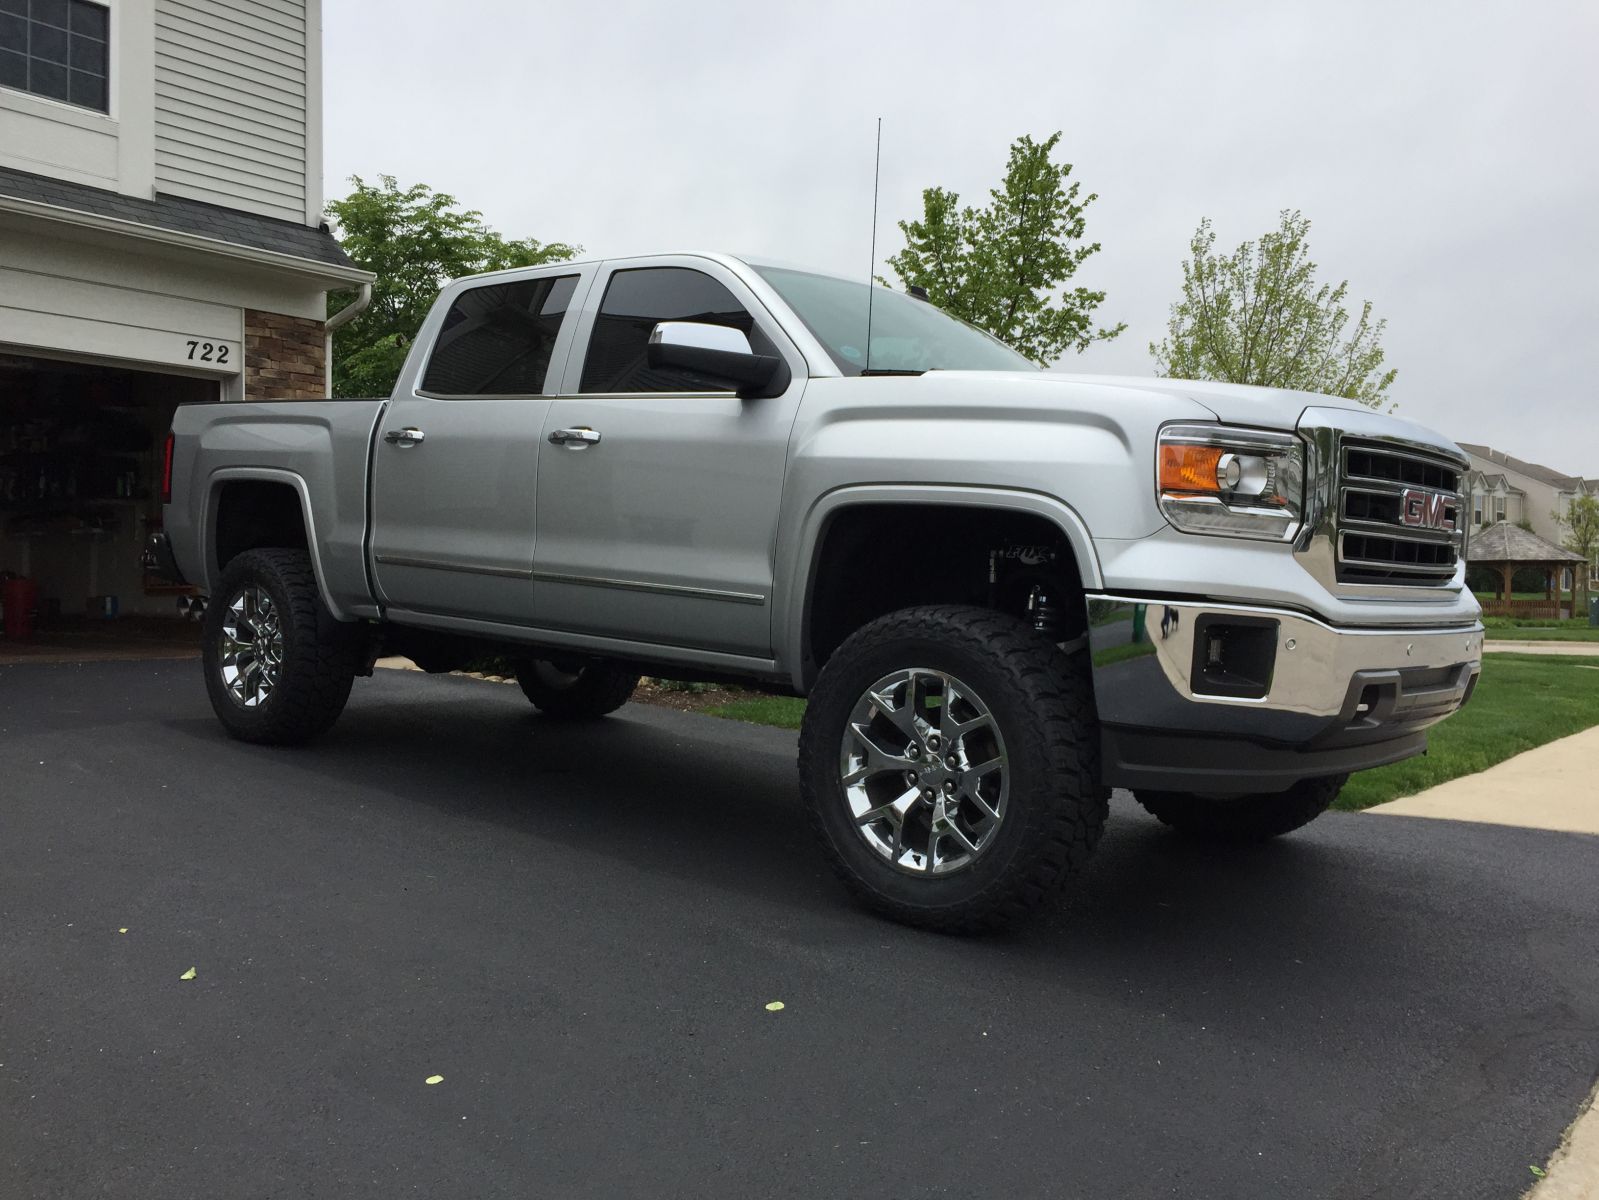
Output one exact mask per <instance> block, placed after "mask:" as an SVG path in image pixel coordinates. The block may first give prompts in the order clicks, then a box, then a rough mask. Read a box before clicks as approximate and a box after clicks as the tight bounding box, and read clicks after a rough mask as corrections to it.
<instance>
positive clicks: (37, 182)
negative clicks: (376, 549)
mask: <svg viewBox="0 0 1599 1200" xmlns="http://www.w3.org/2000/svg"><path fill="white" fill-rule="evenodd" d="M320 23H321V7H320V0H208V2H207V3H203V4H202V3H200V2H199V0H0V573H4V572H11V573H14V574H19V575H25V576H29V577H31V578H32V579H33V580H34V582H35V583H36V584H37V586H38V591H39V595H40V607H41V610H42V611H43V612H44V613H45V615H46V616H48V615H50V614H52V613H54V612H57V611H59V612H60V613H62V614H68V615H70V614H75V613H85V612H95V613H106V612H114V611H122V612H131V611H150V612H154V611H162V612H165V611H168V610H170V609H171V608H172V607H173V606H172V601H171V598H170V596H165V597H163V595H162V593H163V591H164V590H165V587H164V585H161V584H159V583H158V582H157V581H155V580H154V579H153V578H150V579H147V578H146V577H145V576H144V574H143V573H142V572H141V570H140V568H139V567H138V565H137V560H138V554H139V548H140V546H141V545H142V544H143V542H144V540H145V536H146V535H147V533H148V532H149V531H151V530H152V529H154V528H157V527H159V524H160V520H161V506H160V496H159V494H158V493H159V477H160V465H161V464H160V454H161V446H162V442H163V440H164V434H165V431H166V429H167V426H168V424H169V423H170V420H171V416H172V411H173V409H174V408H175V407H176V405H177V404H178V403H180V402H193V401H206V400H219V401H221V400H240V399H257V398H267V397H275V398H284V397H287V398H295V397H310V396H318V395H323V394H326V389H327V373H328V344H329V337H328V323H327V312H328V299H327V297H328V294H329V292H333V291H338V292H344V291H348V292H349V293H350V294H351V295H352V296H359V297H364V296H366V295H368V294H369V291H368V290H367V289H368V287H369V284H370V281H371V279H372V276H371V275H370V274H369V273H368V272H365V271H362V270H360V269H358V268H357V267H356V266H355V265H354V264H353V263H352V262H351V261H350V260H349V258H348V257H346V255H345V254H344V252H343V251H342V250H341V249H340V248H339V245H338V243H337V242H336V241H335V240H334V238H333V236H332V235H331V234H330V233H329V232H328V229H327V227H326V225H324V224H323V223H322V207H323V196H322V174H321V161H322V147H321V126H322V118H321V95H322V61H321V31H320Z"/></svg>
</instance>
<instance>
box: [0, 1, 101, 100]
mask: <svg viewBox="0 0 1599 1200" xmlns="http://www.w3.org/2000/svg"><path fill="white" fill-rule="evenodd" d="M106 32H107V9H106V8H105V7H104V6H102V5H99V4H91V3H89V2H88V0H0V87H11V88H17V89H18V90H20V91H24V92H32V93H33V94H34V95H36V96H46V97H48V98H50V99H51V100H64V101H66V102H67V103H69V104H80V105H82V106H83V107H84V108H93V109H98V110H99V111H101V112H105V111H106V110H107V93H106V74H107V59H108V56H107V52H106Z"/></svg>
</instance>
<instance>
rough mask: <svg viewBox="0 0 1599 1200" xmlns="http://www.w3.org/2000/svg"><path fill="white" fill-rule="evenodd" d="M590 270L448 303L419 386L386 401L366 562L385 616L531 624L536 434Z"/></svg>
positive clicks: (473, 290)
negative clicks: (395, 612)
mask: <svg viewBox="0 0 1599 1200" xmlns="http://www.w3.org/2000/svg"><path fill="white" fill-rule="evenodd" d="M593 269H594V268H593V267H592V266H590V267H587V268H582V269H579V268H574V267H564V268H562V267H552V268H549V269H548V270H546V271H544V272H541V273H538V274H528V275H518V276H515V277H513V278H510V279H496V280H493V281H491V282H487V281H486V282H476V283H470V284H465V285H462V286H460V287H459V288H458V289H455V290H454V295H453V296H451V295H450V294H449V293H448V292H447V293H446V300H447V301H448V302H447V304H446V303H441V304H440V306H439V307H440V308H441V309H443V316H442V317H440V316H438V315H437V314H435V315H434V316H433V317H430V318H429V323H428V325H426V326H424V328H423V330H422V332H421V335H420V336H421V337H423V338H429V337H431V338H432V339H433V340H432V349H431V353H430V355H429V357H428V359H427V361H426V362H425V363H424V364H422V367H421V369H420V370H419V371H418V372H417V373H416V376H415V379H416V380H417V385H416V386H415V387H414V388H413V389H411V390H410V391H408V392H405V393H402V394H399V395H397V396H396V397H395V399H394V400H393V402H391V403H390V405H389V407H388V411H387V412H386V413H385V414H384V416H383V420H382V422H381V424H380V426H379V430H378V441H377V447H376V451H375V457H374V465H373V483H372V563H373V572H374V575H375V578H376V581H377V588H378V594H379V597H380V598H381V599H382V601H383V603H384V604H385V605H387V606H389V607H390V608H394V609H401V610H409V611H414V612H425V613H435V614H440V615H448V616H459V617H474V618H478V619H481V620H488V621H498V622H503V623H509V624H517V625H528V624H532V623H533V583H532V578H533V542H534V534H535V530H536V528H537V526H536V503H537V491H536V487H535V482H534V481H535V477H536V473H537V467H538V456H539V437H540V434H541V432H542V430H543V427H544V418H545V415H546V413H547V412H548V410H549V407H550V401H549V399H548V396H547V394H546V393H547V390H550V389H552V388H553V386H554V385H555V384H556V382H557V381H558V380H559V378H560V373H561V367H562V365H563V364H564V362H565V358H566V352H567V347H568V346H569V345H570V343H571V329H570V328H569V322H568V314H570V313H575V311H576V310H577V308H578V306H579V304H580V303H581V301H582V298H583V292H584V289H585V287H586V285H587V283H588V281H589V278H590V277H591V276H590V273H592V271H593Z"/></svg>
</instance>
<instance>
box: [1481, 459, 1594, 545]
mask: <svg viewBox="0 0 1599 1200" xmlns="http://www.w3.org/2000/svg"><path fill="white" fill-rule="evenodd" d="M1458 445H1459V446H1460V448H1461V449H1462V450H1464V451H1465V452H1466V453H1467V454H1468V455H1470V456H1471V470H1470V471H1469V472H1468V473H1467V476H1466V488H1467V491H1468V492H1469V493H1470V498H1469V501H1468V509H1469V512H1470V517H1469V524H1468V526H1467V538H1468V539H1469V538H1470V537H1472V536H1474V535H1475V534H1477V533H1479V532H1481V531H1482V530H1484V529H1487V528H1488V527H1489V526H1491V525H1494V524H1496V523H1497V522H1500V521H1508V522H1510V523H1511V524H1512V525H1519V524H1521V523H1522V522H1525V523H1526V524H1528V525H1530V526H1531V527H1532V531H1533V532H1534V533H1536V534H1537V535H1538V536H1539V537H1540V538H1542V539H1544V540H1545V541H1547V542H1552V543H1554V544H1555V545H1556V546H1558V545H1560V544H1561V542H1562V541H1563V540H1564V539H1565V535H1566V533H1565V530H1564V529H1563V528H1561V526H1560V523H1559V522H1558V521H1557V520H1556V519H1555V514H1556V513H1562V514H1563V513H1564V512H1565V511H1566V508H1567V507H1568V506H1569V505H1570V503H1571V502H1572V500H1574V499H1576V498H1577V497H1578V496H1599V480H1592V479H1583V478H1581V477H1579V476H1576V475H1565V474H1562V473H1561V472H1559V471H1556V470H1554V469H1552V468H1550V467H1545V466H1540V465H1539V464H1537V463H1530V462H1525V461H1523V460H1522V459H1519V458H1513V457H1511V456H1510V455H1508V454H1506V453H1505V452H1504V451H1503V450H1495V449H1494V448H1493V447H1492V446H1476V445H1472V444H1471V443H1469V442H1460V443H1458Z"/></svg>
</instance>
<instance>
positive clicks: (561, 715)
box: [516, 658, 639, 721]
mask: <svg viewBox="0 0 1599 1200" xmlns="http://www.w3.org/2000/svg"><path fill="white" fill-rule="evenodd" d="M638 681H639V677H638V676H637V675H636V674H633V673H632V672H629V671H624V670H622V669H621V668H620V667H615V666H612V665H611V664H610V663H603V662H581V663H578V662H563V661H558V660H555V661H552V660H550V659H547V658H530V659H523V660H522V661H521V662H519V663H517V664H516V682H517V683H518V684H519V685H520V686H521V688H522V694H523V695H524V696H526V697H527V698H528V700H529V702H531V703H532V705H533V707H534V708H536V709H538V710H539V711H540V712H541V713H543V714H544V715H545V716H546V717H551V718H554V719H555V720H557V721H594V720H598V719H599V718H600V717H604V716H608V715H609V714H611V713H613V712H615V711H616V710H617V709H619V708H621V707H622V705H624V704H626V703H627V702H628V700H630V699H631V698H632V696H633V690H634V689H635V688H637V687H638Z"/></svg>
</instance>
